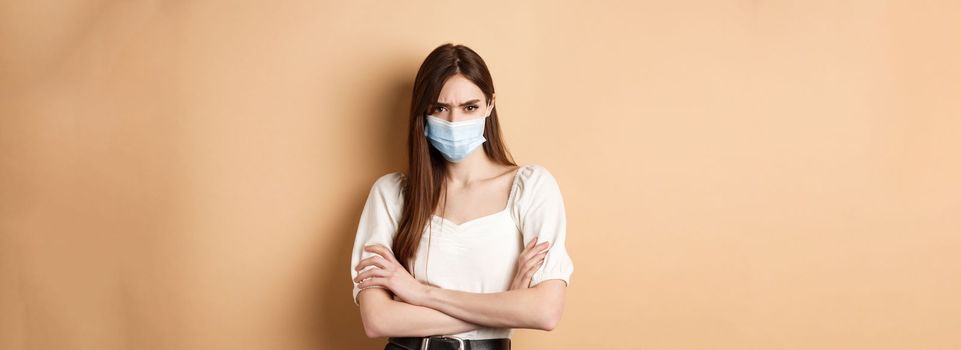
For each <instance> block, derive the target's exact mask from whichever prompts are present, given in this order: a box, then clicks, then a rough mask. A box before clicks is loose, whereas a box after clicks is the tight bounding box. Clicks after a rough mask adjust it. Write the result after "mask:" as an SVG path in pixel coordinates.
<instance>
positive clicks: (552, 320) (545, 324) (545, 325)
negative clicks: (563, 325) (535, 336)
mask: <svg viewBox="0 0 961 350" xmlns="http://www.w3.org/2000/svg"><path fill="white" fill-rule="evenodd" d="M545 306H547V307H545V308H543V309H541V311H540V312H538V313H537V315H538V317H537V319H536V320H534V328H535V329H539V330H542V331H548V332H550V331H552V330H554V328H556V327H557V324H558V323H560V322H561V314H562V313H563V310H564V305H563V304H559V303H554V304H550V305H545Z"/></svg>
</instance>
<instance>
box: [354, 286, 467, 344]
mask: <svg viewBox="0 0 961 350" xmlns="http://www.w3.org/2000/svg"><path fill="white" fill-rule="evenodd" d="M365 294H366V296H365ZM359 298H360V299H359V300H360V303H361V317H362V318H363V322H364V328H365V330H366V331H367V335H368V336H369V337H371V338H376V337H421V336H429V335H438V334H457V333H462V332H467V331H472V330H475V329H477V328H480V327H479V326H478V325H476V324H473V323H470V322H467V321H463V320H461V319H458V318H455V317H452V316H450V315H448V314H445V313H443V312H440V311H438V310H434V309H431V308H427V307H423V306H417V305H411V304H408V303H405V302H403V301H397V300H393V299H392V298H391V297H390V295H389V294H388V293H387V292H386V291H384V290H379V289H370V290H365V291H362V292H361V293H360V296H359Z"/></svg>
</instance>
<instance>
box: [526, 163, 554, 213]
mask: <svg viewBox="0 0 961 350" xmlns="http://www.w3.org/2000/svg"><path fill="white" fill-rule="evenodd" d="M517 186H518V188H517V190H518V193H517V196H518V204H523V203H525V202H530V201H531V200H534V199H535V198H541V199H543V198H552V197H556V196H559V195H560V186H559V185H558V183H557V179H556V178H555V177H554V174H553V173H552V172H551V171H550V170H548V169H547V167H545V166H543V165H541V164H536V163H534V164H525V165H521V168H520V170H518V174H517Z"/></svg>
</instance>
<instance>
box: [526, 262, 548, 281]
mask: <svg viewBox="0 0 961 350" xmlns="http://www.w3.org/2000/svg"><path fill="white" fill-rule="evenodd" d="M543 263H544V260H541V261H538V262H537V263H536V264H534V265H532V266H531V267H530V268H528V269H527V271H524V279H525V280H526V281H527V282H528V284H530V280H531V278H533V277H534V273H535V272H537V270H538V269H539V268H540V267H541V265H543Z"/></svg>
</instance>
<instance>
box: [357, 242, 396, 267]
mask: <svg viewBox="0 0 961 350" xmlns="http://www.w3.org/2000/svg"><path fill="white" fill-rule="evenodd" d="M364 250H366V251H369V252H374V253H377V254H380V256H382V257H384V259H387V260H388V261H390V262H392V263H396V262H397V259H394V254H393V253H391V251H390V249H387V247H385V246H383V245H381V244H375V245H369V246H365V247H364Z"/></svg>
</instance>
